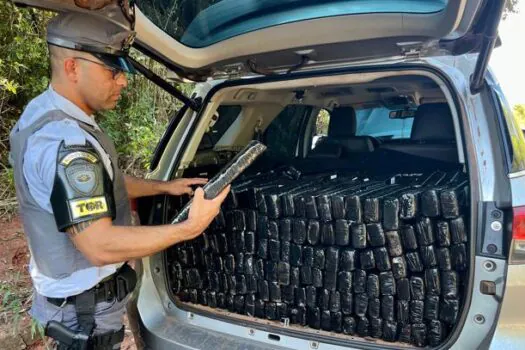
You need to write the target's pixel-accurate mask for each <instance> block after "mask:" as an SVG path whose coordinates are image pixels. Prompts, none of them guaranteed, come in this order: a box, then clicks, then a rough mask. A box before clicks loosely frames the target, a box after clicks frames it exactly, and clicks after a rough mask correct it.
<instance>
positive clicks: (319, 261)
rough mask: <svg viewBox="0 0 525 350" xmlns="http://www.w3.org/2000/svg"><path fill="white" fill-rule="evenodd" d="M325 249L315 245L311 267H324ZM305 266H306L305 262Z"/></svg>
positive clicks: (322, 268)
mask: <svg viewBox="0 0 525 350" xmlns="http://www.w3.org/2000/svg"><path fill="white" fill-rule="evenodd" d="M325 260H326V259H325V251H324V249H323V248H320V247H315V248H314V262H313V265H312V266H313V267H315V268H318V269H321V270H324V267H325ZM305 266H307V265H306V264H305Z"/></svg>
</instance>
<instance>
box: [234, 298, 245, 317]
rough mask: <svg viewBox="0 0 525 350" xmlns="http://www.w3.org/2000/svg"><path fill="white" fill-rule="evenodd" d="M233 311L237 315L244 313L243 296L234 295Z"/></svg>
mask: <svg viewBox="0 0 525 350" xmlns="http://www.w3.org/2000/svg"><path fill="white" fill-rule="evenodd" d="M233 309H234V310H235V312H237V313H238V314H243V313H244V295H236V296H235V298H234V299H233Z"/></svg>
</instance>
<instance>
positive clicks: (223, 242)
mask: <svg viewBox="0 0 525 350" xmlns="http://www.w3.org/2000/svg"><path fill="white" fill-rule="evenodd" d="M215 237H216V238H217V243H216V244H217V247H218V250H219V254H226V253H228V251H230V248H229V245H228V237H227V235H226V233H216V234H215Z"/></svg>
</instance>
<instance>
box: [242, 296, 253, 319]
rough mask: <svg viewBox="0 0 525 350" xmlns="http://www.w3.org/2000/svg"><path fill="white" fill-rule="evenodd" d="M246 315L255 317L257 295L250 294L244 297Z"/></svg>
mask: <svg viewBox="0 0 525 350" xmlns="http://www.w3.org/2000/svg"><path fill="white" fill-rule="evenodd" d="M244 313H245V314H246V315H248V316H255V295H254V294H248V295H246V296H245V297H244Z"/></svg>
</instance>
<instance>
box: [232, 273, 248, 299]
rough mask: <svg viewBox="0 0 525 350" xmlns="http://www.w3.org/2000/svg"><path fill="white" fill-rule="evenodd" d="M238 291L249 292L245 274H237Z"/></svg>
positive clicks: (241, 292)
mask: <svg viewBox="0 0 525 350" xmlns="http://www.w3.org/2000/svg"><path fill="white" fill-rule="evenodd" d="M235 280H236V282H237V283H236V291H237V294H246V293H248V286H247V284H246V276H244V275H236V276H235Z"/></svg>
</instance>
